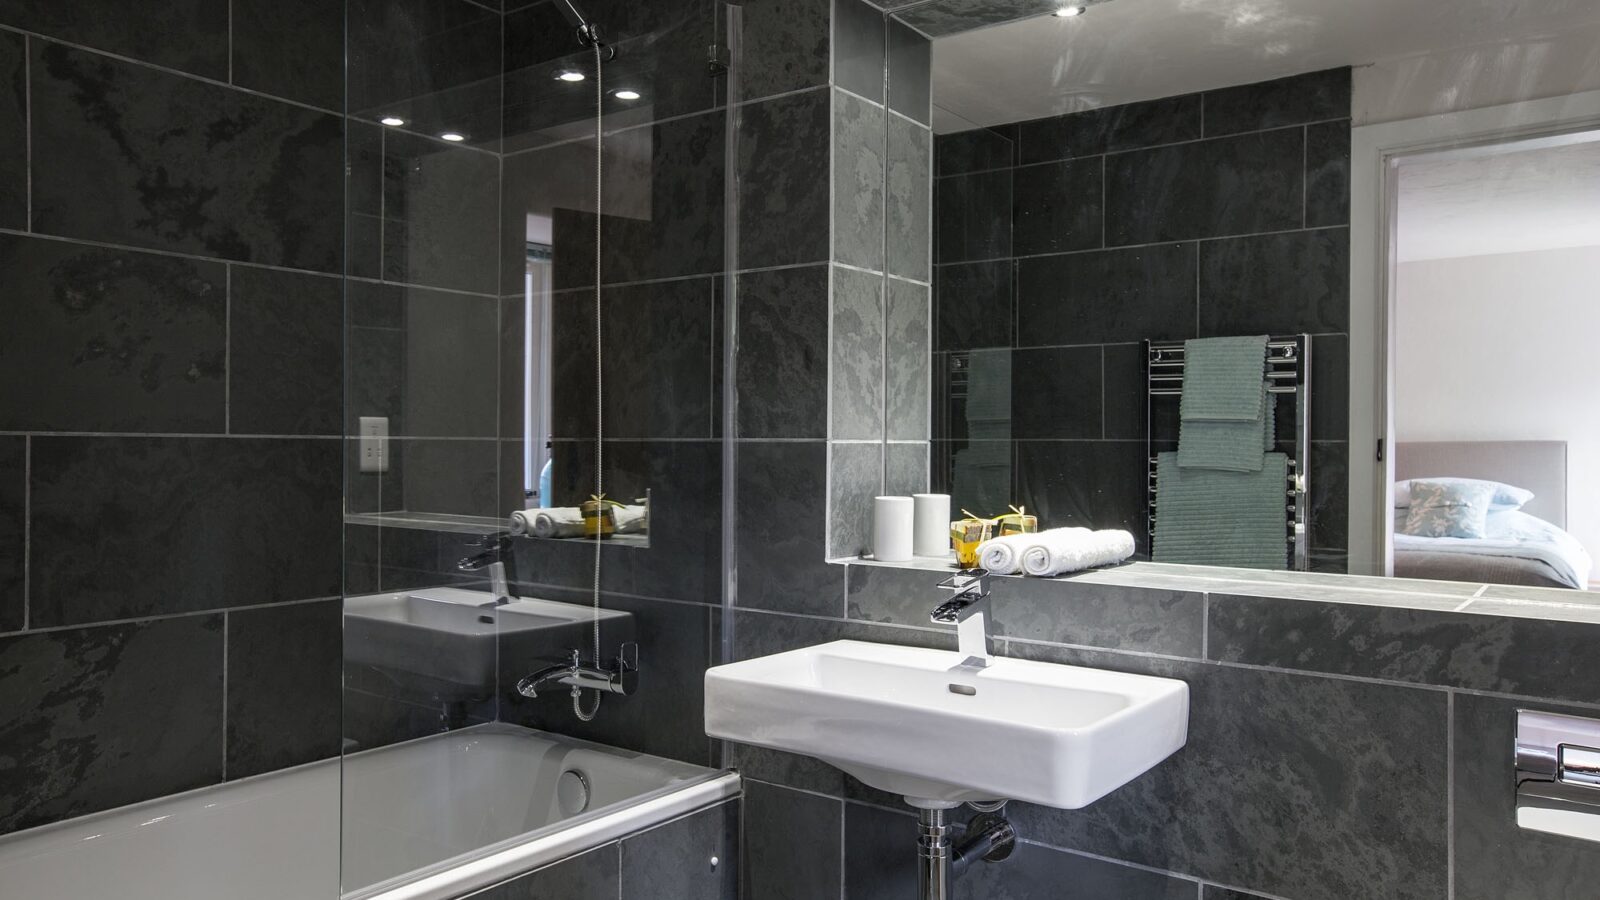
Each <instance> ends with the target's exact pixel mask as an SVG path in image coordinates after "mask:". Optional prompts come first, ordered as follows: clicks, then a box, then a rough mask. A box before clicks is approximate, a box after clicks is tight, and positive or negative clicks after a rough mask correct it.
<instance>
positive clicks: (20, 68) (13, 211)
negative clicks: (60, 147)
mask: <svg viewBox="0 0 1600 900" xmlns="http://www.w3.org/2000/svg"><path fill="white" fill-rule="evenodd" d="M0 227H5V228H15V229H17V230H18V231H24V230H26V229H27V228H28V54H27V45H26V38H24V37H23V36H22V35H20V34H13V33H11V32H9V31H8V32H6V33H5V34H3V35H0Z"/></svg>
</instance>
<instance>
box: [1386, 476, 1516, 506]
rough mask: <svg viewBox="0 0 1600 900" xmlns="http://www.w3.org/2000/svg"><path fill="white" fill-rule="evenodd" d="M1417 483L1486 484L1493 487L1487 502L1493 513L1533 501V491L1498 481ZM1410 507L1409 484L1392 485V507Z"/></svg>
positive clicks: (1449, 479) (1452, 480) (1465, 480)
mask: <svg viewBox="0 0 1600 900" xmlns="http://www.w3.org/2000/svg"><path fill="white" fill-rule="evenodd" d="M1417 480H1418V481H1432V482H1436V483H1438V484H1457V485H1459V484H1487V485H1492V486H1493V487H1494V498H1493V499H1491V500H1490V501H1489V509H1490V510H1491V511H1494V512H1499V511H1501V510H1507V509H1521V508H1522V507H1523V506H1525V505H1526V504H1527V502H1528V501H1529V500H1532V499H1533V491H1530V490H1528V489H1527V488H1519V487H1517V486H1516V485H1512V484H1501V483H1500V482H1498V481H1485V480H1483V479H1479V478H1420V479H1417ZM1410 505H1411V482H1410V481H1397V482H1395V483H1394V507H1395V509H1405V508H1406V507H1409V506H1410Z"/></svg>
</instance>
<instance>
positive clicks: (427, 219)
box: [383, 132, 500, 294]
mask: <svg viewBox="0 0 1600 900" xmlns="http://www.w3.org/2000/svg"><path fill="white" fill-rule="evenodd" d="M499 182H500V161H499V159H498V158H497V157H495V156H494V155H492V154H488V153H483V152H481V151H479V150H475V149H473V148H470V147H454V146H451V145H449V144H445V143H441V142H439V141H432V140H427V139H425V138H420V137H414V136H411V135H405V134H399V133H394V132H390V133H387V134H386V140H385V141H384V153H383V214H384V221H383V277H384V279H385V280H387V281H393V282H399V283H401V284H415V285H426V286H428V287H441V288H450V289H453V290H461V291H475V292H478V293H481V294H493V293H497V292H498V282H499V279H498V278H497V277H496V271H497V267H498V264H499V259H498V257H497V255H496V254H497V253H498V252H499V233H498V230H497V228H498V221H499V216H500V207H499V203H500V184H499Z"/></svg>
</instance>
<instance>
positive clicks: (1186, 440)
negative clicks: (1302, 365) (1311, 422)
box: [1178, 382, 1278, 472]
mask: <svg viewBox="0 0 1600 900" xmlns="http://www.w3.org/2000/svg"><path fill="white" fill-rule="evenodd" d="M1261 394H1262V404H1261V408H1262V411H1263V414H1262V416H1261V418H1259V419H1257V420H1255V421H1242V422H1217V421H1208V420H1205V419H1200V420H1184V421H1182V422H1179V423H1178V429H1179V431H1178V465H1180V466H1183V467H1184V468H1185V469H1221V470H1222V471H1225V472H1259V471H1261V455H1262V454H1263V453H1266V452H1268V451H1270V450H1271V449H1272V445H1273V439H1274V437H1275V430H1276V425H1277V406H1278V403H1277V398H1276V397H1274V396H1273V395H1272V394H1269V393H1267V385H1266V382H1262V383H1261Z"/></svg>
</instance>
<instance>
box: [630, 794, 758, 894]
mask: <svg viewBox="0 0 1600 900" xmlns="http://www.w3.org/2000/svg"><path fill="white" fill-rule="evenodd" d="M739 806H740V801H737V800H733V801H729V802H727V803H723V804H720V805H718V806H714V807H712V808H710V809H708V810H705V811H703V812H698V813H695V814H693V815H689V816H685V817H683V818H681V819H677V820H674V821H672V822H668V823H667V824H665V825H660V826H657V827H655V828H652V829H650V830H649V831H645V832H641V833H639V834H634V835H630V836H628V837H625V838H623V839H622V894H621V900H656V898H663V897H683V898H685V900H689V898H696V900H736V898H737V896H738V893H739ZM712 860H715V861H716V862H715V863H713V862H712Z"/></svg>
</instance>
